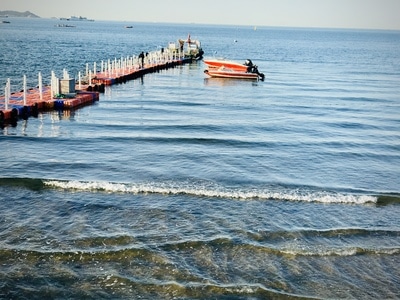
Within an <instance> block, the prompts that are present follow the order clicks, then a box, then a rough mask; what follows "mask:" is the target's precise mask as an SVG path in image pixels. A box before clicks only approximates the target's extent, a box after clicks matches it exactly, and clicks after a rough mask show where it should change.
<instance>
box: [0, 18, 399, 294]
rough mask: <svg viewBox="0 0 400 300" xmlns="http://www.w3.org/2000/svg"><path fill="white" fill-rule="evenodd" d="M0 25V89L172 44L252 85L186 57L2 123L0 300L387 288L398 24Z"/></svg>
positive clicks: (395, 159)
mask: <svg viewBox="0 0 400 300" xmlns="http://www.w3.org/2000/svg"><path fill="white" fill-rule="evenodd" d="M7 20H8V21H10V23H1V24H0V70H1V72H0V94H4V89H3V87H5V85H6V81H7V79H8V78H10V81H11V90H12V91H20V90H21V89H22V88H23V75H26V78H27V86H28V88H29V87H36V86H37V85H38V79H37V78H38V73H39V72H41V74H42V76H43V81H44V83H45V84H49V83H50V76H51V71H54V72H55V74H56V75H57V76H59V77H61V75H62V74H63V70H64V69H66V70H67V71H68V72H69V74H70V76H72V77H74V78H77V76H78V74H79V72H84V71H85V69H86V68H87V66H89V68H92V67H93V65H94V62H96V63H97V66H100V63H101V61H103V60H104V61H107V60H114V59H120V58H124V57H128V56H133V55H136V56H137V55H138V54H139V53H140V52H141V51H144V52H148V51H156V50H160V49H161V48H166V47H167V45H168V43H169V42H174V41H177V40H178V39H187V37H188V35H190V37H191V39H197V40H199V41H200V42H201V44H202V48H203V50H204V52H205V57H216V58H222V57H224V58H227V59H231V60H236V61H239V62H240V61H243V62H244V61H245V60H246V59H251V60H252V62H253V63H254V64H256V65H257V66H258V69H259V71H260V72H262V73H264V74H265V80H264V81H249V80H235V79H218V78H208V77H207V76H206V74H204V70H205V68H206V66H205V64H204V62H203V61H201V60H200V61H194V62H192V63H189V64H184V65H179V66H177V67H175V68H170V69H167V70H160V71H158V72H154V73H150V74H146V75H144V76H143V77H141V78H137V79H135V80H131V81H127V82H126V83H121V84H117V85H113V86H109V87H106V89H105V91H104V93H101V94H100V100H99V101H98V102H96V103H94V104H93V105H90V106H86V107H82V108H79V109H76V110H65V111H50V112H42V113H39V115H38V116H37V117H30V118H28V119H27V120H22V119H21V120H18V122H17V123H16V124H10V125H7V124H5V125H3V126H2V127H1V128H0V224H1V225H0V298H1V299H399V298H400V32H399V31H385V30H356V29H321V28H286V27H262V26H257V27H254V26H227V25H205V24H167V23H136V22H116V21H115V22H111V21H98V20H96V21H94V22H85V21H79V22H72V21H69V22H70V23H66V22H68V21H61V20H58V19H29V18H11V17H10V18H8V19H7ZM60 23H61V25H65V24H68V25H73V26H74V27H59V26H58V24H60ZM126 26H128V27H129V26H132V28H126Z"/></svg>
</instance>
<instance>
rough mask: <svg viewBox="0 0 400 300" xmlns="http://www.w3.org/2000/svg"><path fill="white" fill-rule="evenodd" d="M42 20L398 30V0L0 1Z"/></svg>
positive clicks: (3, 6)
mask: <svg viewBox="0 0 400 300" xmlns="http://www.w3.org/2000/svg"><path fill="white" fill-rule="evenodd" d="M0 10H17V11H26V10H29V11H31V12H33V13H35V14H37V15H39V16H40V17H42V18H51V17H69V16H71V15H76V16H79V15H82V16H85V17H88V18H90V19H95V20H115V21H134V22H168V23H171V22H172V23H202V24H231V25H250V26H253V25H257V26H262V25H265V26H290V27H292V26H295V27H298V26H299V27H332V28H372V29H397V30H400V0H246V1H245V0H200V1H189V0H141V1H138V0H96V1H93V0H65V1H60V0H0Z"/></svg>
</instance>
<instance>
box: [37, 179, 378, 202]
mask: <svg viewBox="0 0 400 300" xmlns="http://www.w3.org/2000/svg"><path fill="white" fill-rule="evenodd" d="M44 184H45V185H47V186H51V187H55V188H61V189H66V190H79V191H98V192H108V193H130V194H163V195H180V194H183V195H193V196H198V197H210V198H231V199H238V200H251V199H266V200H269V199H274V200H285V201H301V202H322V203H351V204H365V203H376V202H377V197H374V196H369V195H358V194H344V193H338V192H325V191H313V190H300V189H288V188H282V189H279V190H278V189H277V188H274V189H265V188H261V189H260V190H257V189H254V188H252V189H248V190H246V189H239V188H238V189H235V188H225V187H221V186H218V185H210V184H205V183H198V182H147V183H138V184H128V183H114V182H107V181H76V180H73V181H62V180H46V181H44Z"/></svg>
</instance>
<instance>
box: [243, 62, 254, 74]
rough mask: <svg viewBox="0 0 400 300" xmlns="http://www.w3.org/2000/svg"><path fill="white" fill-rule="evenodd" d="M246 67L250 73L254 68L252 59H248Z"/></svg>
mask: <svg viewBox="0 0 400 300" xmlns="http://www.w3.org/2000/svg"><path fill="white" fill-rule="evenodd" d="M244 65H245V66H247V72H249V73H250V72H251V70H252V68H253V62H252V61H251V60H250V59H246V61H245V62H244Z"/></svg>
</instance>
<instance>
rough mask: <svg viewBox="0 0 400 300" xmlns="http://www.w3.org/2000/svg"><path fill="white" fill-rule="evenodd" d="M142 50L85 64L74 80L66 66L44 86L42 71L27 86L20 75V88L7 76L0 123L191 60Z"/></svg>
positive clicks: (90, 97)
mask: <svg viewBox="0 0 400 300" xmlns="http://www.w3.org/2000/svg"><path fill="white" fill-rule="evenodd" d="M142 54H143V55H142V56H140V55H139V56H132V57H126V58H121V59H118V60H117V59H114V60H108V61H102V62H101V64H100V65H97V64H96V63H93V69H91V68H89V64H86V71H85V74H84V76H81V72H79V74H78V79H77V80H75V79H74V78H70V77H69V74H68V72H67V71H66V70H64V71H63V78H62V79H59V78H57V77H56V76H55V73H54V72H52V74H51V83H50V85H48V86H43V84H42V75H41V73H39V75H38V86H37V87H36V88H29V89H27V87H26V76H25V75H24V77H23V88H22V90H21V91H20V92H13V93H11V84H10V79H8V80H7V83H6V87H5V95H3V96H0V125H4V124H7V123H11V124H13V123H16V122H17V121H18V120H19V119H27V118H29V117H30V116H34V117H35V116H37V115H38V114H39V112H42V111H50V110H65V109H75V108H78V107H81V106H85V105H89V104H92V103H93V102H95V101H97V100H99V93H102V92H104V89H105V86H109V85H113V84H118V83H123V82H126V81H129V80H133V79H136V78H139V77H142V76H143V75H145V74H148V73H153V72H157V71H159V70H162V69H168V68H172V67H175V66H177V65H182V64H185V63H189V62H191V61H192V57H191V56H188V55H185V53H183V52H181V51H170V50H169V49H167V50H166V51H164V50H159V51H154V52H151V53H146V54H144V53H142ZM99 67H100V70H98V68H99Z"/></svg>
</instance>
